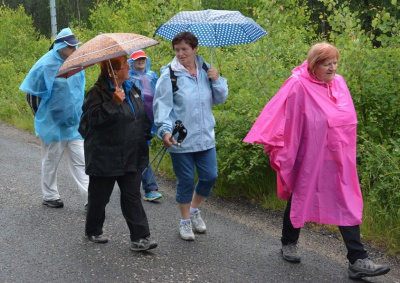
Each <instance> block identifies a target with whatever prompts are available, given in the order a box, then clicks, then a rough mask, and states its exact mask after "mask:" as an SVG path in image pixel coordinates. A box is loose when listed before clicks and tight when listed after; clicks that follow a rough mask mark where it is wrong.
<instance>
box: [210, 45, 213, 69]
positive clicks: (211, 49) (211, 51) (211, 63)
mask: <svg viewBox="0 0 400 283" xmlns="http://www.w3.org/2000/svg"><path fill="white" fill-rule="evenodd" d="M210 53H211V61H210V67H212V66H213V47H212V46H210Z"/></svg>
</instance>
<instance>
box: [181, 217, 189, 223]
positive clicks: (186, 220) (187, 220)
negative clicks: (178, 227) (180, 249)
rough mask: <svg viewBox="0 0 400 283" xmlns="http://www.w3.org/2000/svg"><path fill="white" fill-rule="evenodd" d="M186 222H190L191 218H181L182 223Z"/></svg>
mask: <svg viewBox="0 0 400 283" xmlns="http://www.w3.org/2000/svg"><path fill="white" fill-rule="evenodd" d="M185 222H190V218H188V219H181V224H183V223H185Z"/></svg>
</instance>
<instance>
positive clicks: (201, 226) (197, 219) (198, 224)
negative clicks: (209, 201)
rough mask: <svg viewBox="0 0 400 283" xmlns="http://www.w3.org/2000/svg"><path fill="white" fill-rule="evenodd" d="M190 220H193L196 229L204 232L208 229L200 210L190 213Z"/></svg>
mask: <svg viewBox="0 0 400 283" xmlns="http://www.w3.org/2000/svg"><path fill="white" fill-rule="evenodd" d="M190 220H191V221H192V225H193V229H194V231H196V232H198V233H204V232H205V231H206V230H207V227H206V224H205V223H204V221H203V219H202V218H201V216H200V210H198V211H197V212H196V213H190Z"/></svg>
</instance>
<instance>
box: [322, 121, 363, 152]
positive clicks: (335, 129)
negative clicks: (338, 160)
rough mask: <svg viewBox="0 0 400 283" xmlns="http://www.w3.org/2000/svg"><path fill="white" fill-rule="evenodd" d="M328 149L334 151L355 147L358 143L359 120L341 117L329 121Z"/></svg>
mask: <svg viewBox="0 0 400 283" xmlns="http://www.w3.org/2000/svg"><path fill="white" fill-rule="evenodd" d="M327 140H328V148H329V149H330V150H332V151H337V150H341V149H342V148H344V147H355V146H356V141H357V118H356V117H339V118H336V117H335V118H331V119H329V120H328V137H327Z"/></svg>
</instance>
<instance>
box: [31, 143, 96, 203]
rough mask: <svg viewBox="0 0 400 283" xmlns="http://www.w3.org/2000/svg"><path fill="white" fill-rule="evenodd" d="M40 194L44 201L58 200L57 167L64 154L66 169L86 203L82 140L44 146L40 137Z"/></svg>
mask: <svg viewBox="0 0 400 283" xmlns="http://www.w3.org/2000/svg"><path fill="white" fill-rule="evenodd" d="M39 140H40V143H41V148H42V150H41V154H42V193H43V199H44V200H57V199H59V198H60V194H59V193H58V188H57V167H58V164H59V163H60V160H61V157H62V155H63V153H64V152H65V154H66V157H67V161H68V168H69V171H70V172H71V175H72V177H73V178H74V180H75V182H76V184H77V185H78V188H79V191H80V193H81V195H82V199H83V202H84V204H86V203H87V197H88V185H89V176H88V175H86V173H85V156H84V151H83V140H70V141H61V142H52V143H50V144H46V143H45V142H44V141H43V139H42V138H41V137H39Z"/></svg>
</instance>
